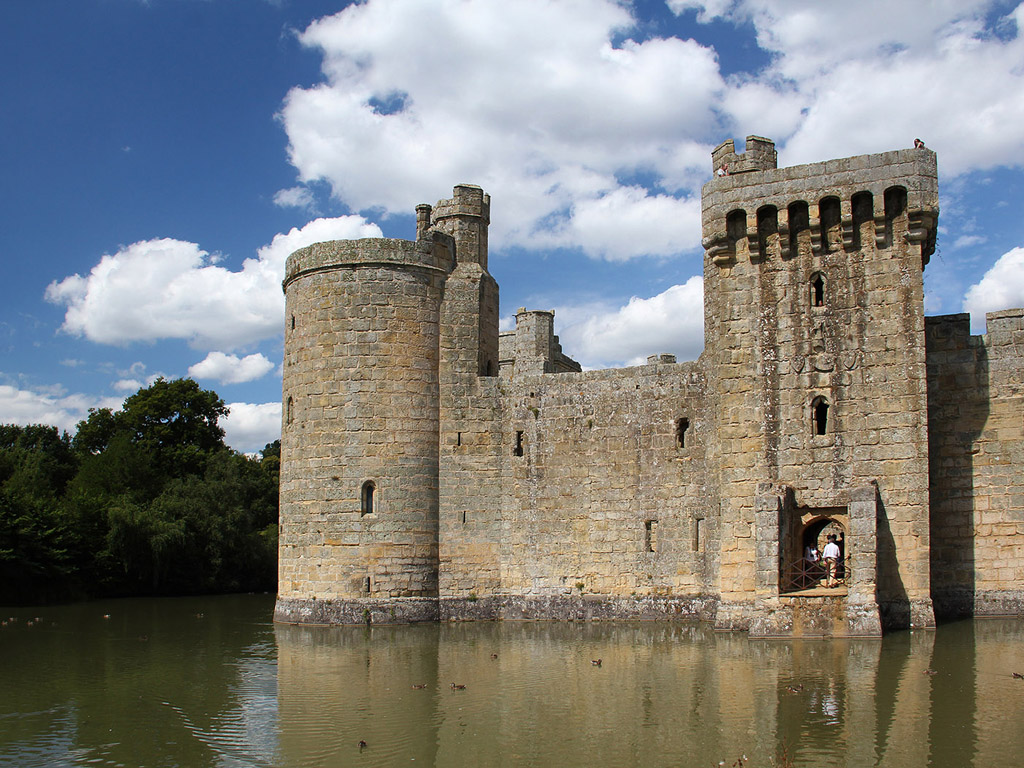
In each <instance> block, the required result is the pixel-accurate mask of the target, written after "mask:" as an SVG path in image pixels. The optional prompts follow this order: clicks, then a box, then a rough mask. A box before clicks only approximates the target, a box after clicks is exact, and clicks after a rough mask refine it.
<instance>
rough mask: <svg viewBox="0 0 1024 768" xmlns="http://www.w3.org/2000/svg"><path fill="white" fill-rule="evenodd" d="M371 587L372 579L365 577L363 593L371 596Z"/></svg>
mask: <svg viewBox="0 0 1024 768" xmlns="http://www.w3.org/2000/svg"><path fill="white" fill-rule="evenodd" d="M370 586H371V582H370V577H369V576H365V577H363V592H365V593H366V594H370Z"/></svg>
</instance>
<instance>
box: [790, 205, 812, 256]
mask: <svg viewBox="0 0 1024 768" xmlns="http://www.w3.org/2000/svg"><path fill="white" fill-rule="evenodd" d="M810 252H811V218H810V206H808V205H807V203H806V202H804V201H803V200H797V201H796V202H795V203H790V204H789V256H790V258H793V257H795V256H799V255H801V253H804V254H809V253H810Z"/></svg>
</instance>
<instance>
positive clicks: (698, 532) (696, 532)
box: [693, 517, 704, 552]
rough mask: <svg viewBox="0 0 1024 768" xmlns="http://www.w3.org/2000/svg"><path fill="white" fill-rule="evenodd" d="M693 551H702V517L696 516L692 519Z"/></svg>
mask: <svg viewBox="0 0 1024 768" xmlns="http://www.w3.org/2000/svg"><path fill="white" fill-rule="evenodd" d="M693 551H694V552H703V551H704V518H703V517H696V518H694V520H693Z"/></svg>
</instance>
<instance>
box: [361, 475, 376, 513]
mask: <svg viewBox="0 0 1024 768" xmlns="http://www.w3.org/2000/svg"><path fill="white" fill-rule="evenodd" d="M360 497H361V498H360V514H362V515H363V516H365V515H372V514H373V513H374V510H375V509H376V507H375V506H374V505H375V504H376V502H377V498H376V497H377V484H376V483H375V482H373V480H367V481H366V482H365V483H363V491H362V493H361V494H360Z"/></svg>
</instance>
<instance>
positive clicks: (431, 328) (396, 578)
mask: <svg viewBox="0 0 1024 768" xmlns="http://www.w3.org/2000/svg"><path fill="white" fill-rule="evenodd" d="M418 235H419V238H418V239H417V240H416V241H415V242H409V241H405V240H392V239H368V240H338V241H332V242H325V243H317V244H315V245H312V246H309V247H307V248H303V249H301V250H298V251H296V252H295V253H293V254H292V255H291V256H290V257H289V258H288V262H287V266H286V269H285V279H284V291H285V306H286V310H285V341H284V370H283V400H284V413H283V419H282V420H283V424H282V437H281V449H282V471H281V513H280V520H281V527H280V546H279V588H278V602H277V609H276V612H275V618H276V619H277V620H279V621H285V622H304V623H360V622H371V621H382V622H394V621H416V620H424V619H434V618H436V614H437V579H438V576H437V574H438V540H437V531H438V494H437V486H438V418H439V416H438V414H439V402H438V397H439V394H438V360H439V333H440V329H439V322H440V312H441V301H442V297H443V292H444V290H443V289H444V283H445V278H446V276H447V275H448V273H449V272H450V271H451V269H452V266H453V263H454V241H453V239H452V238H451V237H450V236H449V235H447V234H444V233H442V232H438V231H434V230H422V231H420V232H419V233H418Z"/></svg>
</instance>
